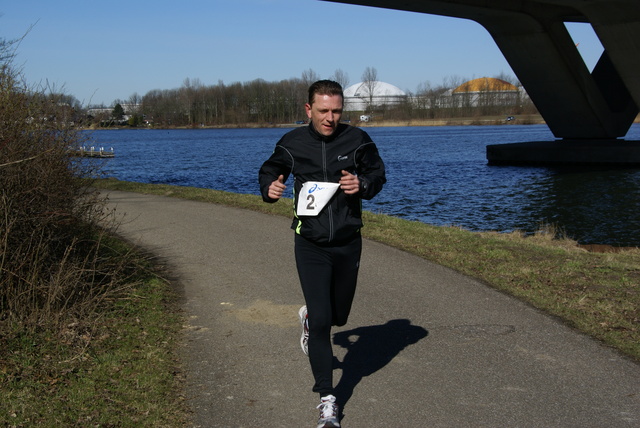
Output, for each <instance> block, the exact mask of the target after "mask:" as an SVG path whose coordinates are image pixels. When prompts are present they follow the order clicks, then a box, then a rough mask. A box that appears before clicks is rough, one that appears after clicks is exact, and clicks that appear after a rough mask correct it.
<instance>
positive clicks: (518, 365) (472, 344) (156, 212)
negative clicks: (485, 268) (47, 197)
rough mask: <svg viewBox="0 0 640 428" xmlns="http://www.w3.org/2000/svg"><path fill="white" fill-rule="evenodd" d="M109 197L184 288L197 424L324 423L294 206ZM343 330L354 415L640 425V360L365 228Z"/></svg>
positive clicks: (353, 424)
mask: <svg viewBox="0 0 640 428" xmlns="http://www.w3.org/2000/svg"><path fill="white" fill-rule="evenodd" d="M109 201H110V205H111V206H112V207H115V208H116V215H117V216H118V217H119V218H120V219H121V220H122V224H121V226H120V229H119V232H120V234H121V235H122V236H124V237H126V238H127V239H128V240H130V241H131V242H133V243H135V244H137V245H139V246H141V247H143V248H145V249H147V250H149V251H151V252H152V253H154V254H155V255H157V256H158V258H159V260H161V261H163V262H165V263H167V265H168V266H169V267H170V270H171V277H172V278H173V279H172V281H173V282H174V284H175V286H176V287H178V288H179V289H180V290H181V293H182V296H183V299H182V307H183V309H184V312H185V318H186V325H185V328H184V333H185V334H184V343H183V346H182V349H181V357H182V359H183V369H184V374H185V376H186V379H187V382H186V383H187V386H186V388H187V391H186V393H187V400H188V403H189V404H190V405H191V408H192V409H193V423H192V425H191V426H193V427H262V426H282V427H315V422H316V420H317V416H318V413H317V410H316V409H315V406H316V405H317V404H318V398H317V396H316V394H315V393H313V392H312V391H311V387H312V384H313V381H312V376H311V371H310V368H309V364H308V361H307V357H306V356H305V355H304V354H303V353H302V351H301V349H300V345H299V336H300V325H299V322H298V319H297V312H298V309H299V307H300V306H301V305H302V304H303V300H302V293H301V291H300V287H299V284H298V279H297V274H296V271H295V265H294V260H293V231H292V230H291V229H290V228H289V226H290V223H291V222H290V220H289V219H286V218H282V217H277V216H269V215H265V214H259V213H255V212H251V211H247V210H241V209H235V208H229V207H225V206H220V205H216V204H208V203H201V202H193V201H186V200H181V199H176V198H170V197H161V196H149V195H142V194H135V193H125V192H115V191H113V192H109ZM365 227H366V226H365ZM333 342H334V352H335V355H336V359H335V370H334V377H335V383H336V384H337V390H338V393H337V395H338V399H339V400H340V402H341V404H342V410H343V419H342V425H343V427H346V428H360V427H382V426H393V427H563V428H564V427H580V428H584V427H638V426H640V365H638V364H636V363H635V362H632V361H630V360H629V359H627V358H625V357H623V356H621V355H619V354H618V353H616V352H615V351H613V350H611V349H609V348H607V347H605V346H603V345H601V344H600V343H598V342H596V341H594V340H592V339H590V338H588V337H586V336H584V335H582V334H580V333H578V332H576V331H574V330H572V329H570V328H568V327H567V326H565V325H563V324H562V323H561V322H559V321H558V320H557V319H554V318H553V317H550V316H547V315H545V314H543V313H541V312H540V311H538V310H536V309H534V308H532V307H530V306H529V305H527V304H524V303H522V302H520V301H518V300H516V299H514V298H511V297H509V296H506V295H504V294H502V293H500V292H497V291H495V290H493V289H491V288H489V287H487V286H486V285H484V284H483V283H481V282H479V281H476V280H474V279H472V278H469V277H466V276H464V275H460V274H458V273H456V272H454V271H452V270H450V269H447V268H444V267H442V266H439V265H436V264H433V263H430V262H428V261H425V260H422V259H420V258H418V257H416V256H413V255H410V254H408V253H405V252H402V251H399V250H396V249H394V248H391V247H388V246H385V245H382V244H380V243H376V242H372V241H368V240H365V242H364V249H363V257H362V262H361V274H360V280H359V285H358V291H357V293H356V300H355V302H354V306H353V311H352V315H351V318H350V320H349V323H348V324H347V325H346V326H344V327H342V328H339V329H335V330H334V335H333Z"/></svg>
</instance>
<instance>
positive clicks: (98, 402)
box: [0, 239, 188, 427]
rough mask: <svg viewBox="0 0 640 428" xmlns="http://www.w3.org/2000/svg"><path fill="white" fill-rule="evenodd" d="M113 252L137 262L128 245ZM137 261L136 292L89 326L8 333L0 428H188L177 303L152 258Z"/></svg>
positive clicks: (2, 332)
mask: <svg viewBox="0 0 640 428" xmlns="http://www.w3.org/2000/svg"><path fill="white" fill-rule="evenodd" d="M111 244H112V246H114V247H119V248H120V251H121V253H120V254H124V253H126V254H127V257H132V256H131V249H130V248H128V247H127V248H125V245H124V244H123V243H122V242H120V241H117V240H115V239H114V240H112V242H111ZM134 257H135V259H134V260H132V261H131V262H129V263H133V264H136V266H135V269H138V271H139V272H138V274H137V275H136V277H135V278H133V283H130V284H129V285H130V289H129V290H128V291H127V292H126V293H125V294H124V295H123V296H120V297H117V298H114V299H108V301H105V302H103V304H101V305H100V307H99V312H100V313H99V314H97V318H96V320H93V321H91V323H90V324H88V325H81V326H79V325H75V324H74V325H68V326H67V328H65V329H63V331H62V332H53V331H52V330H51V329H44V328H43V329H37V328H36V329H32V330H25V329H24V328H22V327H21V326H17V325H14V326H11V325H3V326H2V327H3V328H2V329H0V336H2V337H0V340H1V341H2V347H3V348H2V350H1V351H0V395H1V396H2V400H0V425H2V426H6V427H27V426H51V427H54V426H56V427H57V426H64V427H88V426H100V427H111V426H118V427H140V426H154V427H156V426H157V427H178V426H185V421H186V420H187V418H188V410H187V407H186V405H185V403H184V396H183V395H182V386H181V380H180V376H179V362H178V360H177V358H176V351H177V346H178V345H177V343H178V340H179V332H180V328H181V326H182V317H181V314H180V312H179V311H178V309H177V306H176V304H175V302H176V296H175V295H174V293H173V291H172V290H171V288H170V286H169V284H168V283H167V282H166V281H163V280H162V279H161V278H160V277H159V276H158V275H156V274H155V273H154V272H153V271H152V270H151V267H150V262H149V260H148V259H147V258H146V257H144V256H142V255H135V256H134ZM79 323H84V321H82V320H80V321H79Z"/></svg>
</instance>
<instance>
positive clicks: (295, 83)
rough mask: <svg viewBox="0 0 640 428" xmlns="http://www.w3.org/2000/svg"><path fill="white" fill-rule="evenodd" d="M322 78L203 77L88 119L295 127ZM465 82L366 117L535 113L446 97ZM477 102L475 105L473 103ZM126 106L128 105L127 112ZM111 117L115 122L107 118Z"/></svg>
mask: <svg viewBox="0 0 640 428" xmlns="http://www.w3.org/2000/svg"><path fill="white" fill-rule="evenodd" d="M330 78H331V79H333V80H336V81H338V82H339V83H341V84H342V85H343V87H344V88H346V87H348V85H349V81H348V76H347V75H346V73H344V72H343V71H342V70H336V72H335V73H334V75H333V76H331V77H330ZM496 78H498V79H501V80H505V81H507V82H509V83H512V84H514V85H515V86H519V83H518V82H517V80H516V79H515V78H513V77H510V76H507V75H504V74H502V75H499V76H496ZM316 80H319V76H318V75H317V74H316V73H315V72H314V71H313V70H307V71H305V72H303V73H302V76H301V77H300V78H290V79H285V80H281V81H276V82H268V81H266V80H264V79H256V80H252V81H249V82H244V83H241V82H236V83H232V84H225V83H224V82H222V81H219V82H218V83H217V84H214V85H205V84H203V83H202V82H201V81H200V80H199V79H189V78H187V79H185V81H184V82H183V85H182V86H181V87H179V88H174V89H155V90H151V91H149V92H147V93H146V94H145V95H143V96H140V95H138V94H133V95H132V96H131V97H130V98H129V99H128V100H115V101H114V106H113V107H114V110H113V111H111V112H108V113H107V112H103V114H102V116H97V117H91V118H89V121H91V120H92V121H93V122H94V123H102V124H103V125H104V124H106V125H109V124H113V123H114V122H113V119H114V115H116V114H117V116H119V117H122V116H123V115H125V117H126V118H127V121H126V122H120V123H126V124H129V125H130V126H142V125H144V126H155V127H185V126H186V127H206V126H243V125H247V124H257V125H261V126H268V125H270V124H283V123H295V122H299V121H305V120H306V119H307V117H306V113H305V110H304V104H305V103H306V102H307V90H308V87H309V85H310V84H311V83H312V82H314V81H316ZM377 80H378V78H377V71H376V69H375V68H373V67H367V69H366V70H365V72H364V73H363V75H362V82H364V84H365V86H369V87H370V88H369V92H370V93H372V92H373V90H374V87H375V82H376V81H377ZM466 80H467V79H463V78H461V77H450V78H447V79H445V80H444V81H443V83H442V84H439V85H432V84H430V83H429V82H425V83H423V84H421V85H420V86H419V87H418V89H417V90H416V92H415V93H412V92H409V93H407V96H406V97H405V98H403V99H401V100H399V101H396V102H394V103H392V104H382V105H373V103H370V104H369V105H370V108H368V109H367V110H369V111H367V112H366V113H367V114H371V115H373V116H374V117H378V118H384V119H388V120H420V119H446V118H456V117H474V116H487V115H516V114H530V113H536V109H535V107H534V106H533V104H532V103H531V101H530V100H529V99H528V98H527V97H522V96H515V97H511V98H510V99H508V100H505V99H504V98H500V97H498V96H496V95H495V94H492V93H491V92H490V91H487V92H486V94H485V95H484V96H482V94H481V95H480V96H478V95H475V98H474V99H473V100H472V99H471V97H467V98H465V97H457V98H456V100H455V102H452V101H451V98H449V99H447V98H446V97H443V96H444V95H445V94H446V93H447V91H451V89H453V88H456V87H457V86H459V85H461V84H462V83H464V82H465V81H466ZM472 101H473V102H472ZM123 107H125V108H124V109H123ZM362 113H365V111H362V112H349V111H347V112H345V114H344V116H343V118H344V119H347V120H349V119H351V120H356V119H357V118H358V117H359V116H360V114H362ZM109 119H111V120H109Z"/></svg>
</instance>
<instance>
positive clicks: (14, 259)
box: [0, 40, 128, 328]
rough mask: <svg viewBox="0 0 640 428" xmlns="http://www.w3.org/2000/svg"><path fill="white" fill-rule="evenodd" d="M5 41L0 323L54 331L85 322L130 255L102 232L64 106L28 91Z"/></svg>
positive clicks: (118, 283)
mask: <svg viewBox="0 0 640 428" xmlns="http://www.w3.org/2000/svg"><path fill="white" fill-rule="evenodd" d="M11 47H12V45H11V43H7V42H6V41H2V40H0V327H2V326H7V325H12V326H14V327H15V326H21V327H30V326H31V327H35V326H43V325H47V326H48V327H54V328H55V327H56V326H61V325H62V324H64V323H67V324H68V323H69V322H75V321H77V320H79V319H83V320H88V319H90V318H91V316H92V314H93V313H94V312H95V309H96V307H97V306H98V305H100V302H102V301H103V300H104V299H105V298H108V297H109V296H110V295H112V294H113V293H117V292H118V291H120V290H121V289H122V287H123V286H124V285H123V284H126V280H127V278H126V275H127V274H128V272H127V269H128V265H127V263H128V261H127V258H126V251H125V250H119V249H118V248H117V247H115V246H113V245H112V243H113V241H112V240H111V239H109V238H108V234H107V231H106V230H105V228H104V225H105V224H106V225H108V224H109V216H108V213H107V214H105V212H106V211H105V209H104V201H103V199H102V198H101V196H100V195H99V194H98V193H97V192H95V191H93V190H92V189H91V187H90V184H91V177H93V176H94V175H95V173H96V168H95V165H93V164H91V163H89V162H87V161H86V160H83V159H80V158H76V157H74V156H73V150H70V148H74V147H78V146H80V145H82V142H83V141H82V140H83V138H84V137H83V134H81V133H79V132H78V131H76V130H75V129H74V127H73V124H72V123H71V122H70V120H69V117H71V115H70V112H69V109H70V106H68V105H66V104H64V103H62V102H61V101H60V99H59V98H57V97H56V96H53V95H51V94H46V93H45V91H44V90H37V89H34V88H30V87H28V86H27V85H26V84H25V83H24V82H23V81H22V80H21V76H20V73H17V72H15V70H14V69H13V68H12V66H11V59H12V58H13V54H12V52H13V51H12V50H11ZM100 226H102V227H100ZM112 226H113V224H112ZM107 242H108V243H109V244H106V243H107ZM123 276H124V278H123ZM123 279H124V280H123Z"/></svg>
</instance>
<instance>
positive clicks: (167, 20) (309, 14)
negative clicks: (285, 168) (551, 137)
mask: <svg viewBox="0 0 640 428" xmlns="http://www.w3.org/2000/svg"><path fill="white" fill-rule="evenodd" d="M32 26H33V27H32ZM30 27H32V28H31V30H30V31H29V33H28V34H27V35H26V37H25V38H24V40H23V41H22V43H21V44H20V46H19V48H18V57H17V59H16V61H15V64H16V65H18V66H19V67H20V68H21V69H22V72H23V74H24V76H25V78H26V80H27V82H28V83H30V84H48V85H49V86H53V87H55V88H56V89H57V90H60V91H63V92H65V93H67V94H70V95H73V96H75V97H76V98H77V99H78V100H80V102H82V103H83V104H84V105H89V104H101V103H104V104H105V105H107V106H110V105H112V103H113V101H114V100H116V99H120V100H126V99H128V98H129V97H130V96H131V95H132V94H134V93H137V94H139V95H141V96H142V95H144V94H145V93H147V92H148V91H150V90H153V89H174V88H178V87H180V86H182V84H183V83H184V81H185V79H186V78H189V79H199V81H200V82H201V83H202V84H204V85H213V84H217V83H218V82H219V81H223V82H224V83H225V84H230V83H234V82H248V81H251V80H254V79H258V78H262V79H265V80H267V81H279V80H283V79H289V78H292V77H300V76H301V75H302V73H303V72H304V71H305V70H309V69H311V70H313V71H314V72H316V73H317V74H318V75H319V76H320V77H321V78H328V77H330V76H331V75H332V74H333V73H334V72H335V70H337V69H341V70H343V71H344V72H346V73H347V74H348V76H349V82H350V84H354V83H358V82H359V81H360V80H361V76H362V74H363V72H364V70H365V68H367V67H374V68H375V69H376V70H377V72H378V78H379V80H382V81H385V82H388V83H391V84H393V85H396V86H398V87H399V88H400V89H403V90H405V91H411V92H415V91H416V89H417V88H418V86H419V85H420V84H422V83H425V82H428V83H430V84H431V85H434V86H435V85H440V84H442V83H443V82H444V81H445V79H448V78H451V77H456V78H464V79H472V78H477V77H485V76H488V77H494V76H497V75H499V74H501V73H506V74H508V75H513V72H512V71H511V68H510V67H509V65H508V63H507V62H506V61H505V59H504V57H503V56H502V54H501V52H500V51H499V50H498V48H497V47H496V45H495V43H494V42H493V40H492V39H491V37H490V36H489V34H488V33H487V31H486V30H485V29H484V28H483V27H481V26H480V25H479V24H477V23H475V22H473V21H468V20H463V19H457V18H448V17H444V16H436V15H426V14H418V13H410V12H402V11H394V10H387V9H377V8H371V7H363V6H355V5H345V4H337V3H331V2H324V1H319V0H224V1H221V0H183V1H181V2H177V1H175V0H174V1H165V0H156V1H153V2H151V1H137V2H132V1H121V0H110V1H94V0H55V1H52V0H19V1H18V0H0V37H2V38H5V39H15V38H18V37H21V36H22V35H23V34H25V32H27V31H28V30H29V28H30ZM585 27H586V28H585ZM583 28H584V29H583ZM571 31H572V34H573V35H574V39H575V40H576V42H577V43H580V44H579V46H578V49H579V50H580V52H581V53H582V55H583V57H584V58H585V62H586V63H587V65H589V66H590V67H591V66H592V65H593V64H594V63H595V61H596V60H597V58H598V57H599V56H600V52H601V51H602V48H601V47H600V45H599V43H598V42H597V39H596V38H595V36H594V35H593V32H592V31H591V30H590V29H589V28H588V27H587V26H583V25H581V26H579V27H577V28H575V29H572V30H571Z"/></svg>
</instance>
